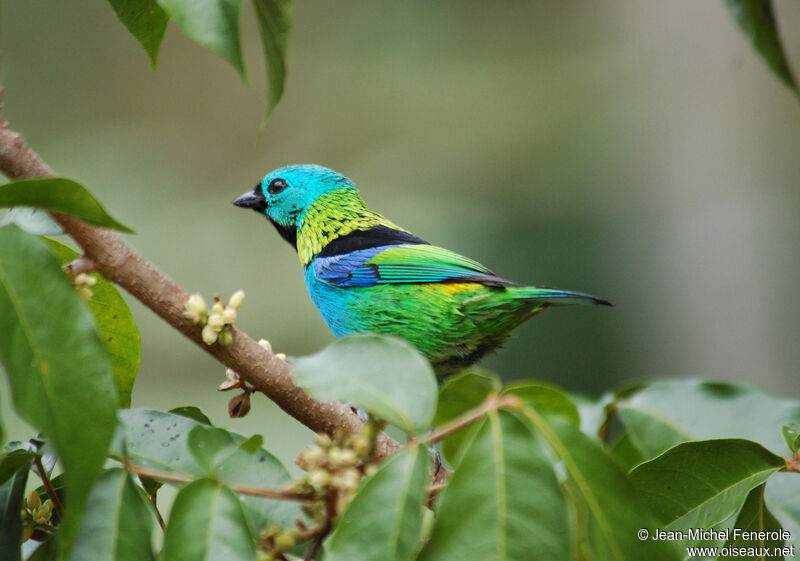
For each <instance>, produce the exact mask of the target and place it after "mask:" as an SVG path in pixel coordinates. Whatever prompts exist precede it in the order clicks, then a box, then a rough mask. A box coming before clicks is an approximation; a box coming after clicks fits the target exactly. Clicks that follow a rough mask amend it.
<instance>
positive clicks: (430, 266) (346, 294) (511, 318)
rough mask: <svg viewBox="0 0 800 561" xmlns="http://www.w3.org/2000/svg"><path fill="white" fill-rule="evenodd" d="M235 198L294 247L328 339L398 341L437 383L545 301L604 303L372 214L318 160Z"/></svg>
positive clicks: (280, 172) (345, 181) (493, 345)
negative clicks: (539, 282) (419, 357)
mask: <svg viewBox="0 0 800 561" xmlns="http://www.w3.org/2000/svg"><path fill="white" fill-rule="evenodd" d="M233 204H234V205H236V206H237V207H241V208H246V209H252V210H254V211H256V212H257V213H258V214H260V215H262V216H264V217H265V218H266V219H267V220H268V221H269V222H270V223H271V224H272V225H273V226H274V227H275V229H276V230H277V232H278V234H280V236H281V237H282V238H283V239H284V240H286V241H287V242H288V243H289V244H290V245H291V246H292V247H293V248H294V249H295V250H296V252H297V256H298V258H299V260H300V265H301V266H302V269H303V277H304V279H305V284H306V288H307V289H308V293H309V295H310V296H311V300H312V301H313V302H314V304H315V305H316V307H317V309H318V310H319V312H320V314H321V315H322V318H323V320H324V321H325V323H326V324H327V325H328V327H329V328H330V330H331V331H332V332H333V334H334V336H336V337H342V336H345V335H351V334H357V333H375V334H382V335H392V336H395V337H399V338H401V339H405V340H406V341H407V342H408V343H410V344H411V345H412V346H414V347H415V348H416V349H417V350H418V351H420V352H421V353H422V354H423V355H424V356H425V357H426V358H427V359H428V360H429V361H430V363H431V365H432V366H433V369H434V372H435V373H436V376H437V377H438V378H439V379H440V380H441V379H444V378H445V377H447V376H449V375H451V374H454V373H456V372H459V371H462V370H464V369H466V368H467V367H469V366H471V365H472V364H474V363H475V362H477V361H479V360H480V359H481V358H483V357H484V356H485V355H487V354H488V353H490V352H492V351H494V350H496V349H497V348H498V347H500V346H501V345H502V344H503V343H505V342H506V341H507V340H508V339H509V338H510V337H511V333H512V331H513V330H514V329H515V328H516V327H518V326H519V325H520V324H522V323H523V322H525V321H526V320H528V319H530V318H531V317H533V316H534V315H536V314H538V313H540V312H542V311H543V310H545V309H546V308H549V307H551V306H562V305H571V304H583V305H590V306H593V305H602V306H611V305H612V304H611V303H610V302H609V301H607V300H604V299H602V298H597V297H595V296H591V295H589V294H584V293H581V292H573V291H568V290H561V289H558V288H547V287H540V286H525V285H522V284H520V283H517V282H514V281H510V280H507V279H505V278H502V277H500V276H498V275H496V274H495V273H494V272H492V271H491V270H490V269H488V268H486V267H484V266H483V265H481V264H480V263H478V262H477V261H474V260H472V259H469V258H467V257H464V256H462V255H459V254H458V253H455V252H453V251H449V250H447V249H444V248H441V247H438V246H435V245H432V244H430V243H428V242H427V241H425V240H423V239H422V238H419V237H417V236H415V235H414V234H412V233H411V232H409V231H408V230H405V229H403V228H401V227H400V226H397V225H396V224H395V223H393V222H392V221H390V220H389V219H388V218H386V217H384V216H383V215H381V214H378V213H377V212H374V211H372V210H371V209H370V208H369V207H368V206H367V205H366V203H365V202H364V200H363V199H362V198H361V195H360V192H359V190H358V189H357V188H356V186H355V183H354V182H353V181H351V180H350V179H349V178H347V177H345V176H343V175H341V174H339V173H337V172H335V171H333V170H331V169H328V168H325V167H322V166H319V165H315V164H302V165H290V166H286V167H281V168H278V169H276V170H274V171H271V172H270V173H268V174H267V175H266V176H264V178H263V179H262V180H261V181H259V182H258V183H257V184H256V186H255V187H254V188H253V189H252V190H251V191H248V192H246V193H244V194H242V195H241V196H239V197H238V198H236V199H235V200H234V201H233Z"/></svg>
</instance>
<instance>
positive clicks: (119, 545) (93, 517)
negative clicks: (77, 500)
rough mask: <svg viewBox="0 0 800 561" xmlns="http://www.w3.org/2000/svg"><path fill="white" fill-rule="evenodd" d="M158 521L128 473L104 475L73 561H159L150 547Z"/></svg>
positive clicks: (89, 504)
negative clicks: (98, 560)
mask: <svg viewBox="0 0 800 561" xmlns="http://www.w3.org/2000/svg"><path fill="white" fill-rule="evenodd" d="M154 522H155V518H154V515H153V511H152V509H151V507H150V506H149V504H148V503H147V498H145V496H144V494H143V493H142V491H141V489H139V487H137V486H136V484H135V483H134V482H133V479H131V476H130V475H129V474H128V473H127V472H126V471H124V470H121V469H118V468H115V469H110V470H108V471H106V472H105V473H103V475H101V476H100V477H99V478H98V480H97V481H96V482H95V484H94V487H92V491H91V493H89V498H88V499H87V501H86V512H85V513H84V515H83V525H82V526H81V531H80V532H79V533H78V537H76V538H75V544H74V545H73V546H72V550H71V551H70V556H69V559H70V561H87V560H90V559H104V560H108V561H127V560H129V561H148V560H153V561H154V560H155V555H154V554H153V549H152V547H151V545H150V534H151V533H152V531H153V526H154Z"/></svg>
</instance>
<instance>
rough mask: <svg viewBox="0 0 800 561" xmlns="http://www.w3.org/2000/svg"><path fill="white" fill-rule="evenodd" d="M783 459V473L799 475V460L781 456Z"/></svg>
mask: <svg viewBox="0 0 800 561" xmlns="http://www.w3.org/2000/svg"><path fill="white" fill-rule="evenodd" d="M783 459H784V460H786V467H785V468H783V471H793V472H796V473H800V459H798V458H796V457H792V458H790V457H789V456H783Z"/></svg>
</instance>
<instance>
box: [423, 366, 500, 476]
mask: <svg viewBox="0 0 800 561" xmlns="http://www.w3.org/2000/svg"><path fill="white" fill-rule="evenodd" d="M501 387H502V382H501V381H500V378H498V377H497V375H495V374H494V373H491V372H488V371H485V370H481V369H478V368H471V369H469V370H466V371H464V372H461V373H459V374H455V375H453V376H450V377H449V378H447V379H446V380H445V382H444V383H443V384H442V387H441V388H439V399H438V405H437V407H436V415H435V416H434V417H433V424H434V425H435V426H439V425H442V424H444V423H446V422H447V421H450V420H452V419H455V418H456V417H458V416H459V415H461V414H463V413H465V412H467V411H469V410H470V409H472V408H474V407H477V406H478V405H480V404H481V403H483V401H484V400H485V399H486V397H487V396H488V395H489V394H490V393H492V392H499V391H500V388H501ZM471 430H474V426H473V425H470V426H468V427H466V429H462V430H458V431H456V432H454V433H453V434H451V435H450V436H448V437H447V438H445V439H444V440H443V441H442V444H441V446H442V451H443V452H444V455H445V457H446V458H447V459H448V460H450V461H451V462H455V461H456V458H457V457H458V451H459V450H460V449H461V447H462V444H463V443H464V441H465V440H466V438H467V436H468V435H469V434H470V431H471Z"/></svg>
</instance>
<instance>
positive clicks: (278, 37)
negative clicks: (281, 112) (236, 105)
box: [253, 0, 292, 122]
mask: <svg viewBox="0 0 800 561" xmlns="http://www.w3.org/2000/svg"><path fill="white" fill-rule="evenodd" d="M253 6H254V7H255V10H256V21H257V22H258V31H259V33H260V35H261V47H262V49H263V50H264V62H265V64H266V67H267V70H266V72H267V105H266V110H265V111H264V121H265V122H266V120H267V118H268V117H269V114H270V113H272V110H273V109H274V108H275V106H276V105H277V104H278V102H279V101H280V99H281V96H283V85H284V83H285V81H286V46H287V44H288V42H289V32H290V31H291V29H292V3H291V0H253Z"/></svg>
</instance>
